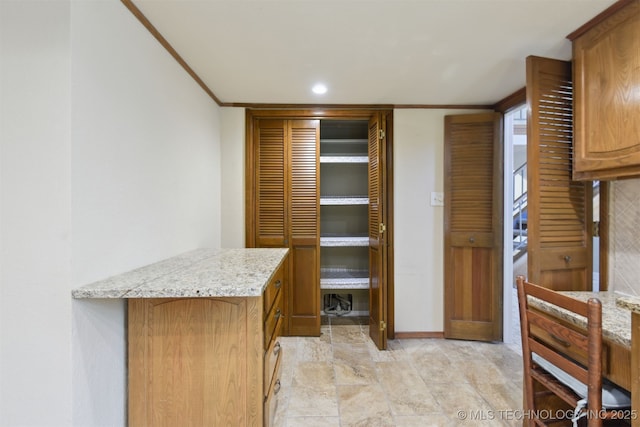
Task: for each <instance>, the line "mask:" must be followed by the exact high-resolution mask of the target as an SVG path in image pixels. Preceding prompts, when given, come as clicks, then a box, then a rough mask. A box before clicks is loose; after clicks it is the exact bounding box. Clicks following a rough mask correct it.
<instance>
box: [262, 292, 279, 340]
mask: <svg viewBox="0 0 640 427" xmlns="http://www.w3.org/2000/svg"><path fill="white" fill-rule="evenodd" d="M283 314H284V313H283V312H282V292H278V295H277V296H276V302H275V303H274V304H273V307H271V311H270V312H269V314H268V315H267V318H266V319H265V321H264V349H265V350H266V349H268V348H269V344H270V343H271V340H272V339H273V337H274V336H276V335H274V333H276V332H277V333H278V334H279V333H280V330H277V329H276V326H278V325H280V328H281V327H282V318H283Z"/></svg>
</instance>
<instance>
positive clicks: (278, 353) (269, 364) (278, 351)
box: [264, 318, 282, 395]
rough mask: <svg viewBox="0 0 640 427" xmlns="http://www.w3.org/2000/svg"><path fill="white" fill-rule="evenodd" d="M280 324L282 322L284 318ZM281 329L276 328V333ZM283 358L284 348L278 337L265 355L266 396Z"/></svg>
mask: <svg viewBox="0 0 640 427" xmlns="http://www.w3.org/2000/svg"><path fill="white" fill-rule="evenodd" d="M279 322H282V318H281V319H280V321H279ZM278 329H279V327H276V331H277V330H278ZM281 357H282V346H281V345H280V341H279V340H278V338H277V335H276V337H274V339H273V340H272V341H271V345H269V349H268V350H267V351H266V352H265V353H264V394H265V395H267V394H268V392H269V387H270V386H271V382H272V381H273V378H274V376H275V371H276V365H277V364H279V363H280V358H281Z"/></svg>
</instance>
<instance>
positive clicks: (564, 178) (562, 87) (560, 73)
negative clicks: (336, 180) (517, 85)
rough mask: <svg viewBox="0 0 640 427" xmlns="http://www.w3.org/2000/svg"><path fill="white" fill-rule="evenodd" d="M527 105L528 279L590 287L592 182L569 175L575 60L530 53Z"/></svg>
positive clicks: (566, 286)
mask: <svg viewBox="0 0 640 427" xmlns="http://www.w3.org/2000/svg"><path fill="white" fill-rule="evenodd" d="M527 104H528V106H529V112H530V116H529V119H528V126H527V132H528V133H527V164H528V167H527V171H528V176H527V193H528V207H527V209H528V212H529V213H528V217H529V219H528V239H527V240H528V242H527V246H528V253H529V254H528V278H529V281H531V282H533V283H537V284H539V285H542V286H545V287H548V288H552V289H555V290H576V291H583V290H590V289H591V287H592V277H591V271H592V259H591V256H592V237H591V233H590V226H591V221H592V204H593V202H592V198H593V195H592V194H593V187H592V183H591V182H578V181H572V179H571V173H572V156H573V85H572V81H571V63H570V62H566V61H558V60H554V59H548V58H540V57H533V56H532V57H528V58H527Z"/></svg>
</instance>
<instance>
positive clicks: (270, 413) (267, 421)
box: [264, 357, 282, 427]
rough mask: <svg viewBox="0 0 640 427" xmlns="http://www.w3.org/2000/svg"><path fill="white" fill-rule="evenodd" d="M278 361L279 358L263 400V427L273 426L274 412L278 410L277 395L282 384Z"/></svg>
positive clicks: (278, 360)
mask: <svg viewBox="0 0 640 427" xmlns="http://www.w3.org/2000/svg"><path fill="white" fill-rule="evenodd" d="M280 360H281V358H280V357H278V358H277V361H276V366H275V369H274V373H273V378H272V381H271V384H270V386H269V392H268V393H267V396H266V397H265V399H264V425H265V426H266V427H268V426H272V425H273V421H274V417H275V415H276V410H277V409H278V393H279V392H280V389H281V388H282V384H281V383H280Z"/></svg>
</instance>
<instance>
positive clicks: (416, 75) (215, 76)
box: [133, 0, 615, 105]
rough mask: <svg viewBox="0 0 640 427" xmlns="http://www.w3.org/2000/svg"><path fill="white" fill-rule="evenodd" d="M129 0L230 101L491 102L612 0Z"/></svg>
mask: <svg viewBox="0 0 640 427" xmlns="http://www.w3.org/2000/svg"><path fill="white" fill-rule="evenodd" d="M133 2H134V4H135V6H137V7H138V8H139V9H140V11H141V12H142V13H143V14H144V15H145V16H146V17H147V19H148V20H149V21H150V22H151V23H152V24H153V25H154V26H155V27H156V29H157V30H158V31H159V32H160V33H161V34H162V35H163V36H164V37H165V39H166V40H167V41H168V42H169V43H170V44H171V45H172V46H173V48H174V49H175V50H176V51H177V52H178V54H179V55H180V56H182V58H183V59H184V60H185V61H186V62H187V63H188V64H189V66H190V67H191V68H192V69H193V70H194V72H195V73H196V74H197V75H198V76H199V77H200V78H201V79H202V81H203V82H204V83H205V84H206V85H207V86H208V87H209V89H210V90H211V91H212V92H213V93H214V94H215V96H216V97H217V98H218V99H219V100H220V101H221V102H222V103H267V104H283V103H284V104H393V105H491V104H494V103H495V102H497V101H499V100H501V99H503V98H505V97H506V96H508V95H510V94H511V93H513V92H515V91H516V90H518V89H520V88H522V87H524V85H525V58H526V57H527V56H528V55H538V56H546V57H551V58H558V59H569V58H570V57H571V43H570V41H568V40H567V39H566V36H567V34H569V33H571V32H572V31H574V30H576V29H577V28H578V27H580V26H581V25H582V24H584V23H586V22H587V21H588V20H590V19H591V18H592V17H594V16H595V15H597V14H598V13H600V12H601V11H603V10H604V9H606V8H607V7H608V6H609V5H611V4H613V3H614V2H615V0H253V1H249V0H200V1H196V0H133ZM316 82H323V83H324V84H326V86H327V87H328V91H327V93H325V94H324V95H316V94H314V93H313V92H311V87H312V85H313V84H314V83H316Z"/></svg>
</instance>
